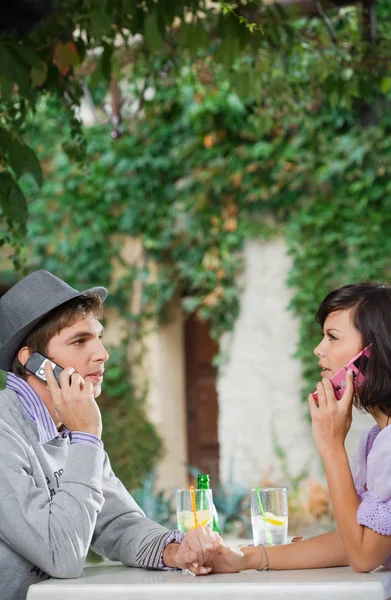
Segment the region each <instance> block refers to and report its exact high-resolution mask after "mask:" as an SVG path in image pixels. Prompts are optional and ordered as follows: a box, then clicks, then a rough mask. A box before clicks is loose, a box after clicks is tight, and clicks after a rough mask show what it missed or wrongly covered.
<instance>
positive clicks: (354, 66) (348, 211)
mask: <svg viewBox="0 0 391 600" xmlns="http://www.w3.org/2000/svg"><path fill="white" fill-rule="evenodd" d="M380 4H381V3H380ZM380 9H381V11H383V12H382V13H381V14H382V17H383V18H382V21H381V27H380V33H379V41H378V43H377V45H376V46H375V47H373V48H372V49H371V53H370V55H369V54H368V48H367V46H365V44H364V45H360V44H359V29H360V26H359V22H358V20H357V11H356V9H354V8H348V9H344V10H341V11H339V13H337V14H336V15H335V16H334V18H333V19H332V20H331V21H330V26H331V27H332V28H333V31H334V32H335V33H336V35H337V37H338V40H339V43H338V45H335V43H333V40H332V39H328V43H326V41H325V38H326V37H327V36H329V31H328V30H327V29H326V30H325V28H324V26H323V24H322V23H321V22H319V21H310V22H308V23H307V24H306V26H305V32H306V34H305V35H306V40H305V42H301V43H300V44H297V45H296V46H294V47H292V48H291V50H290V52H289V53H287V54H286V55H281V53H280V52H279V51H277V50H276V49H275V48H274V47H273V44H272V43H271V42H270V45H269V46H267V45H265V46H264V47H262V48H261V49H260V50H259V52H258V53H257V54H256V56H254V54H252V53H246V52H242V53H239V54H238V55H237V57H236V59H235V60H234V61H233V63H232V67H231V68H230V69H227V68H226V66H224V65H222V64H220V63H219V62H216V61H215V60H214V54H213V52H214V50H215V49H216V48H211V49H209V51H207V50H205V49H201V50H199V51H198V52H196V53H195V54H194V53H193V54H192V55H191V56H189V54H188V53H187V52H185V51H183V52H180V53H179V54H174V55H173V54H172V53H171V52H167V53H165V52H161V54H160V56H158V57H157V56H155V55H154V56H149V55H144V54H142V55H140V56H138V57H137V60H133V61H130V62H129V61H123V59H122V58H121V60H119V62H118V65H119V66H118V71H117V75H118V80H119V81H120V83H121V93H122V95H123V99H122V104H121V117H122V122H121V123H119V124H118V127H117V128H116V129H115V132H116V135H115V136H111V133H112V132H113V126H112V123H110V122H109V121H110V118H108V117H107V114H106V112H105V102H106V98H107V91H108V84H107V83H105V82H104V81H103V80H100V79H99V78H98V79H97V78H96V77H94V72H95V71H94V69H93V68H87V67H88V64H89V63H88V61H87V62H86V63H85V71H84V72H83V77H84V78H85V81H86V84H87V85H88V86H89V89H90V93H91V98H92V102H93V106H94V110H95V112H96V114H95V116H96V120H97V121H98V124H97V125H94V126H92V127H89V128H86V130H85V135H84V138H83V140H84V144H85V153H86V154H85V156H86V158H85V160H84V161H82V162H80V161H75V160H73V158H74V156H73V157H72V156H70V155H69V152H66V151H65V150H66V142H67V140H71V141H72V140H73V142H72V143H74V140H75V138H74V131H73V123H72V122H70V121H69V118H68V116H67V111H66V110H65V109H64V107H63V106H62V104H61V103H58V101H57V100H56V99H55V98H52V97H51V96H50V95H49V96H48V97H47V98H45V99H44V100H42V101H41V102H40V104H39V105H38V106H37V113H36V115H35V116H34V119H32V120H31V121H29V122H28V126H27V127H26V132H25V138H24V139H25V140H26V141H27V143H28V146H29V147H31V148H33V149H34V151H36V152H37V154H38V155H39V157H40V161H41V165H42V167H43V172H44V184H43V186H42V188H41V190H38V189H37V187H36V185H35V184H34V182H33V181H32V180H31V179H30V180H29V179H27V178H26V177H25V178H24V180H23V186H22V189H23V192H24V193H25V194H26V196H27V197H28V198H29V199H30V200H29V221H28V230H27V245H26V247H25V249H24V250H22V252H21V255H20V260H21V262H22V263H23V264H24V265H25V267H26V268H32V267H38V266H41V265H44V266H45V267H46V268H48V269H49V270H53V271H54V272H57V273H59V274H61V276H63V277H64V278H65V279H66V280H67V281H69V282H70V283H71V284H74V285H76V286H77V287H80V288H81V287H83V286H87V285H92V284H106V285H107V286H108V287H109V288H110V297H109V300H108V307H109V308H110V307H112V309H113V310H116V311H117V312H116V314H117V315H120V316H121V318H122V319H123V321H122V322H123V327H122V329H123V332H124V337H123V345H122V346H120V347H119V348H118V349H117V350H116V351H115V353H114V356H113V357H112V358H113V360H112V361H111V362H112V365H113V366H112V370H111V372H110V371H109V372H108V381H109V385H107V386H106V390H107V391H106V397H105V398H104V399H103V412H104V418H105V419H106V424H105V430H106V431H107V436H108V437H107V442H106V440H105V443H106V444H108V449H109V454H110V455H111V456H112V459H113V463H114V466H115V469H116V471H117V473H118V474H119V475H120V476H121V478H122V479H123V480H124V481H125V482H126V483H127V484H128V485H129V487H134V485H136V484H138V483H139V482H140V478H141V475H142V473H145V472H146V471H147V470H149V468H150V467H151V465H152V464H153V461H154V458H155V457H156V456H157V455H158V454H159V452H161V444H160V442H159V439H158V436H157V435H156V432H155V430H154V428H153V427H152V426H150V425H149V424H148V423H147V422H146V420H145V414H144V412H143V411H144V406H143V398H144V395H145V389H142V390H141V391H140V389H139V388H138V387H137V386H136V385H135V383H134V381H135V379H134V378H132V377H130V378H129V377H128V375H129V360H128V358H127V355H126V352H127V350H126V349H127V348H128V343H129V342H131V345H132V346H133V347H134V353H133V355H132V357H131V361H130V363H131V369H130V371H131V372H130V375H131V374H132V372H133V370H132V369H133V367H134V366H135V363H137V362H138V361H139V360H140V353H139V350H140V347H142V339H143V337H144V335H145V333H146V331H147V330H148V329H149V328H150V327H151V325H153V326H158V325H159V324H160V323H162V322H163V321H164V320H165V318H166V317H167V312H168V308H169V307H170V304H171V302H173V301H179V302H180V303H181V305H182V308H183V310H184V311H187V312H189V313H192V312H195V311H196V312H197V314H198V316H199V317H200V318H201V319H205V320H206V319H208V320H209V321H210V322H211V330H212V334H213V335H214V336H215V338H216V339H219V338H220V336H221V335H222V333H224V332H225V331H228V330H230V329H232V327H233V325H234V323H235V320H236V317H237V315H238V312H239V299H240V293H241V290H240V283H239V281H240V272H241V268H242V254H241V252H242V249H243V245H244V243H245V241H246V240H247V239H250V238H257V237H261V236H262V237H264V238H265V237H270V236H273V235H275V234H276V233H279V234H281V233H283V234H284V235H285V237H286V240H287V244H288V248H289V252H290V254H291V256H292V260H293V266H292V270H291V272H290V275H289V282H288V283H289V284H290V285H291V286H292V287H293V290H294V295H293V300H292V309H293V310H294V311H295V313H296V314H297V315H298V316H299V317H300V318H301V333H300V344H299V349H298V356H299V357H300V358H301V359H302V362H303V375H304V380H305V386H304V387H305V390H304V396H306V392H307V391H309V390H310V389H312V388H313V385H314V381H316V377H317V373H316V372H314V370H313V369H312V367H311V368H309V367H308V365H312V364H313V360H312V359H310V353H312V348H313V347H314V345H316V343H317V340H318V336H319V331H318V326H316V324H315V323H314V320H313V317H314V313H315V310H316V308H317V305H318V303H319V301H320V300H321V299H322V298H323V297H324V295H325V294H326V293H327V292H328V291H329V290H330V289H331V288H333V287H335V286H336V285H340V284H343V283H347V282H349V281H354V280H359V279H360V280H362V279H384V278H388V277H389V273H390V259H389V256H390V252H389V250H390V249H391V248H388V246H389V245H390V244H391V242H390V241H389V240H390V239H391V236H390V233H391V230H390V228H391V218H390V216H389V215H390V202H391V201H390V199H389V198H390V184H389V179H390V173H391V147H390V146H391V142H390V141H389V140H390V128H391V118H390V116H389V115H390V110H389V105H390V100H391V73H390V61H389V56H390V37H389V36H390V34H389V32H390V31H391V29H390V27H389V24H390V11H389V8H387V6H385V5H384V4H381V6H380ZM301 26H302V25H301ZM319 40H321V42H320V41H319ZM114 58H115V57H114ZM92 62H93V61H92ZM255 74H256V77H255ZM113 137H114V138H115V139H113ZM64 141H65V150H64ZM129 238H132V239H136V240H139V242H140V248H141V252H140V255H139V258H138V260H137V261H135V262H131V263H130V262H129V260H128V258H127V256H126V253H124V252H123V249H124V246H125V244H126V240H128V239H129ZM155 267H157V268H155ZM136 343H137V344H136ZM140 344H141V346H140ZM136 345H137V348H138V349H136ZM135 424H140V427H138V430H137V427H136V426H135ZM118 426H119V427H118ZM115 430H118V431H119V433H118V436H119V437H114V435H115V434H114V431H115ZM146 431H147V432H148V435H147V436H145V432H146ZM138 434H139V435H138ZM145 437H147V438H148V442H147V444H146V445H143V444H144V442H141V440H143V439H145ZM134 461H136V462H134Z"/></svg>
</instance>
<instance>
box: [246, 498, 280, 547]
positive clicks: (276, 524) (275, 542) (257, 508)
mask: <svg viewBox="0 0 391 600" xmlns="http://www.w3.org/2000/svg"><path fill="white" fill-rule="evenodd" d="M251 523H252V527H253V537H254V546H260V545H261V544H262V545H263V546H281V545H282V544H286V543H287V541H288V540H287V537H288V499H287V493H286V488H254V489H253V490H251Z"/></svg>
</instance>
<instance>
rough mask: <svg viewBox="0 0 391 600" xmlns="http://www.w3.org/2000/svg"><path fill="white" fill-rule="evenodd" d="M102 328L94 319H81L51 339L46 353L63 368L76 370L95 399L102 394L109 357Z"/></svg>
mask: <svg viewBox="0 0 391 600" xmlns="http://www.w3.org/2000/svg"><path fill="white" fill-rule="evenodd" d="M102 332H103V327H102V325H101V324H100V322H99V321H98V319H96V318H95V317H92V316H87V317H85V318H80V319H79V320H78V321H76V322H75V323H74V324H73V325H70V326H69V327H65V328H64V329H62V330H61V331H60V333H58V334H57V335H55V336H54V337H52V339H51V340H50V342H49V344H48V346H47V350H46V354H47V357H48V358H50V359H51V360H53V361H54V362H56V363H57V364H58V365H60V366H61V367H63V368H64V369H66V368H68V367H73V368H74V369H75V370H76V371H77V373H79V375H81V376H82V377H83V379H84V380H86V381H91V383H92V385H93V387H94V397H95V398H97V397H98V396H99V395H100V393H101V386H102V381H103V372H104V369H105V367H104V364H105V362H106V360H107V359H108V358H109V355H108V353H107V352H106V350H105V348H104V346H103V344H102V341H101V338H102Z"/></svg>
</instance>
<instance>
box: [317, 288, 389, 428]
mask: <svg viewBox="0 0 391 600" xmlns="http://www.w3.org/2000/svg"><path fill="white" fill-rule="evenodd" d="M348 308H353V312H352V317H353V326H354V327H355V328H356V329H357V331H358V332H359V333H361V337H362V345H363V348H365V347H366V346H368V345H369V344H372V346H371V356H370V358H369V360H368V362H367V364H366V366H365V367H364V366H363V367H362V369H361V368H360V367H359V368H360V370H362V372H363V373H364V374H365V381H364V383H363V384H362V386H361V387H360V388H359V390H358V394H355V397H354V405H355V406H356V408H359V409H363V410H365V411H366V412H369V413H371V414H373V412H374V411H376V410H381V411H382V412H383V413H384V414H386V415H387V416H389V417H391V286H390V285H388V284H376V283H357V284H350V285H345V286H344V287H341V288H339V289H337V290H334V291H333V292H331V293H330V294H329V295H328V296H326V298H325V299H324V300H323V302H322V303H321V305H320V306H319V309H318V312H317V313H316V321H317V322H318V323H319V324H320V325H321V327H322V328H323V325H324V322H325V320H326V318H327V316H328V315H329V314H330V313H332V312H335V311H337V310H345V309H348ZM351 358H353V356H352V357H351ZM363 362H364V361H363Z"/></svg>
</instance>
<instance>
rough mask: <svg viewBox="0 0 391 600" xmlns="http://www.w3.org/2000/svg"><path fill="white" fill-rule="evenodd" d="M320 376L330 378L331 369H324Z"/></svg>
mask: <svg viewBox="0 0 391 600" xmlns="http://www.w3.org/2000/svg"><path fill="white" fill-rule="evenodd" d="M320 376H321V377H330V369H323V371H321V372H320Z"/></svg>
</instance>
